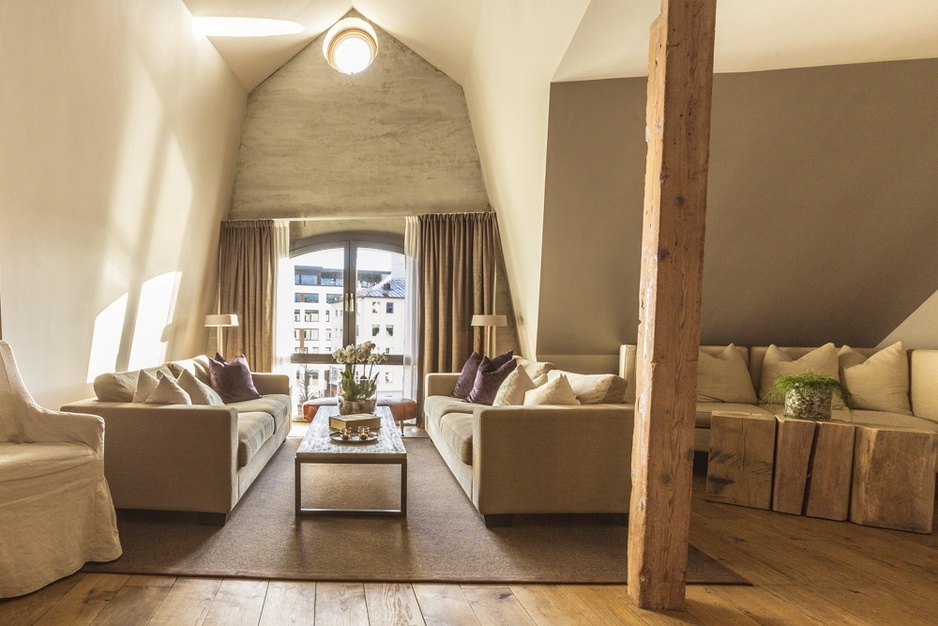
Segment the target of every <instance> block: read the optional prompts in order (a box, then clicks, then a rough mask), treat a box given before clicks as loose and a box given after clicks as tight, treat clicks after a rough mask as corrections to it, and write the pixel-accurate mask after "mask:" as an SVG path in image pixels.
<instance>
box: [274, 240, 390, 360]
mask: <svg viewBox="0 0 938 626" xmlns="http://www.w3.org/2000/svg"><path fill="white" fill-rule="evenodd" d="M359 248H369V249H372V250H386V251H388V252H396V253H398V254H401V255H403V254H404V236H403V235H396V234H391V233H380V232H372V231H356V232H342V233H329V234H326V235H314V236H312V237H306V238H303V239H299V240H297V241H295V242H292V243H291V245H290V258H291V259H292V258H294V257H298V256H301V255H304V254H308V253H310V252H320V251H323V250H335V249H341V250H343V254H344V256H345V273H344V280H343V291H342V297H343V302H345V303H348V302H349V301H351V302H352V306H351V307H349V306H343V307H342V313H343V324H342V330H343V336H342V337H341V339H342V344H341V345H343V346H346V345H348V344H350V343H355V341H356V334H357V328H356V309H357V306H358V302H357V298H356V297H355V295H356V291H357V285H358V280H357V276H358V267H357V263H358V250H359ZM349 294H351V298H349ZM327 299H328V298H327ZM369 339H370V338H369V337H360V336H359V337H358V342H359V343H360V342H362V341H368V340H369ZM290 362H291V363H315V364H320V365H321V364H332V353H331V352H329V353H326V354H312V353H309V354H302V353H296V352H294V353H292V354H291V355H290ZM385 364H386V365H404V355H403V354H391V355H388V360H387V361H385Z"/></svg>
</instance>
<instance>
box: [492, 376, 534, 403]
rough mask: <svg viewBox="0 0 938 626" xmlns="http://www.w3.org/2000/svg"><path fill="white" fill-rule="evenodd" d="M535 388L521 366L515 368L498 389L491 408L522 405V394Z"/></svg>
mask: <svg viewBox="0 0 938 626" xmlns="http://www.w3.org/2000/svg"><path fill="white" fill-rule="evenodd" d="M535 387H537V385H535V384H534V381H532V380H531V377H530V376H528V372H527V371H526V370H525V369H524V368H523V367H521V366H518V367H516V368H515V371H513V372H512V373H511V374H509V375H508V378H506V379H505V382H503V383H502V386H501V387H499V388H498V393H496V394H495V399H494V400H492V406H517V405H521V404H524V394H525V393H526V392H528V391H530V390H532V389H534V388H535Z"/></svg>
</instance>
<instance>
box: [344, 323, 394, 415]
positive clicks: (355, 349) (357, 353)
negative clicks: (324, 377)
mask: <svg viewBox="0 0 938 626" xmlns="http://www.w3.org/2000/svg"><path fill="white" fill-rule="evenodd" d="M374 349H375V343H374V342H373V341H366V342H365V343H360V344H357V345H354V344H350V345H348V346H346V347H344V348H339V349H338V350H336V351H335V352H333V353H332V360H333V361H335V362H336V363H339V364H340V365H345V369H344V370H342V394H341V395H340V398H341V399H342V400H344V401H345V403H344V404H346V405H348V406H346V408H345V409H343V408H342V407H343V402H341V401H340V403H339V408H340V411H342V412H343V413H346V414H347V413H362V412H365V413H367V412H371V411H373V410H374V396H375V393H376V392H377V391H378V374H376V373H374V369H375V365H377V364H379V363H383V362H384V361H387V360H388V357H387V355H386V354H376V353H375V352H374ZM359 367H360V368H361V369H360V370H359Z"/></svg>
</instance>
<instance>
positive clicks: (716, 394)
mask: <svg viewBox="0 0 938 626" xmlns="http://www.w3.org/2000/svg"><path fill="white" fill-rule="evenodd" d="M697 402H741V403H743V404H756V403H757V402H758V400H757V399H756V390H755V389H753V387H752V377H751V376H750V375H749V366H748V365H747V364H746V361H745V359H743V356H742V355H741V354H740V353H739V350H738V349H737V348H736V346H735V345H734V344H730V345H728V346H726V348H724V349H723V350H721V351H720V352H718V353H716V354H709V353H707V352H705V351H703V350H699V351H698V353H697Z"/></svg>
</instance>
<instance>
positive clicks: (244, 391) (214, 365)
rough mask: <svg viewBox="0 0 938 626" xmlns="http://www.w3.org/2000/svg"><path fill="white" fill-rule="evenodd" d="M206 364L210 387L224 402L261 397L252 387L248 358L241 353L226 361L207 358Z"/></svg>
mask: <svg viewBox="0 0 938 626" xmlns="http://www.w3.org/2000/svg"><path fill="white" fill-rule="evenodd" d="M216 356H218V355H216ZM208 365H209V377H210V380H211V383H212V389H214V390H215V391H217V392H218V395H220V396H221V399H222V400H223V401H224V402H225V404H229V403H231V402H243V401H245V400H257V399H258V398H260V397H261V394H259V393H257V388H255V387H254V379H253V378H252V377H251V368H250V367H248V360H247V359H246V358H245V357H244V355H243V354H240V355H238V356H236V357H235V358H233V359H231V360H230V361H228V362H227V363H225V361H224V360H218V359H209V361H208Z"/></svg>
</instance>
